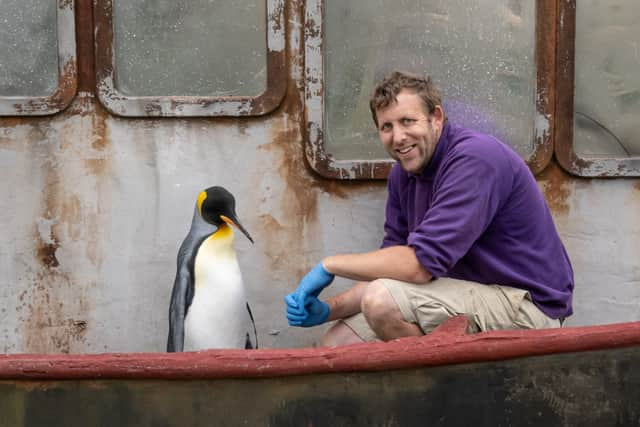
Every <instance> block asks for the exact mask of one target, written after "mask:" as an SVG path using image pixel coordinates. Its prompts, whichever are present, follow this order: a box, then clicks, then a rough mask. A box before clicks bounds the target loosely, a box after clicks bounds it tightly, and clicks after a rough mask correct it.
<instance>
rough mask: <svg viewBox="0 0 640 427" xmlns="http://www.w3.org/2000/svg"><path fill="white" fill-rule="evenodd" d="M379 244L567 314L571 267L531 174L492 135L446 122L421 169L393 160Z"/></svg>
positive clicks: (439, 273)
mask: <svg viewBox="0 0 640 427" xmlns="http://www.w3.org/2000/svg"><path fill="white" fill-rule="evenodd" d="M388 189H389V199H388V201H387V208H386V222H385V227H384V229H385V237H384V240H383V243H382V247H388V246H394V245H408V246H411V247H413V248H414V250H415V253H416V256H417V257H418V260H419V261H420V263H421V264H422V265H423V266H424V267H425V268H426V269H427V270H428V271H429V273H431V275H433V277H435V278H438V277H451V278H454V279H463V280H469V281H473V282H479V283H485V284H497V285H505V286H512V287H515V288H520V289H524V290H527V291H529V293H530V295H531V298H532V300H533V302H534V303H535V304H536V305H537V306H538V307H539V308H540V310H542V311H543V312H544V313H545V314H547V316H549V317H551V318H554V319H557V318H560V317H567V316H569V315H570V314H571V313H572V308H571V299H572V293H573V270H572V268H571V262H570V261H569V257H568V255H567V252H566V250H565V248H564V246H563V245H562V241H561V240H560V236H558V232H557V230H556V228H555V225H554V223H553V218H552V217H551V213H550V212H549V208H548V207H547V204H546V202H545V200H544V197H543V196H542V193H541V192H540V189H539V188H538V185H537V183H536V181H535V178H534V177H533V175H532V174H531V172H530V170H529V168H528V167H527V165H526V164H525V163H524V161H523V160H522V159H521V158H520V156H518V155H517V154H516V153H515V152H513V151H512V150H511V149H510V148H509V147H508V146H506V145H504V144H503V143H501V142H500V141H498V140H497V139H496V138H494V137H492V136H488V135H484V134H481V133H478V132H474V131H471V130H468V129H463V128H461V127H456V126H453V125H450V124H449V123H446V124H445V126H444V128H443V131H442V135H441V136H440V140H439V141H438V143H437V145H436V150H435V152H434V153H433V157H432V158H431V160H430V162H429V164H428V165H427V167H426V168H425V169H424V170H423V172H422V174H420V175H414V174H411V173H409V172H406V171H405V170H404V169H402V167H401V166H400V165H399V164H396V165H394V166H393V169H392V170H391V174H390V175H389V181H388Z"/></svg>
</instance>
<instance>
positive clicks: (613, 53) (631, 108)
mask: <svg viewBox="0 0 640 427" xmlns="http://www.w3.org/2000/svg"><path fill="white" fill-rule="evenodd" d="M639 20H640V2H638V1H637V0H614V1H606V2H604V1H596V0H580V1H579V2H576V42H575V92H574V93H575V96H574V127H573V132H574V138H573V140H574V144H575V146H574V148H575V151H576V153H577V154H578V155H579V156H581V157H587V158H589V157H591V158H597V157H608V158H613V157H615V158H621V157H622V158H624V157H633V156H639V155H640V138H638V135H639V132H638V125H637V123H638V117H640V27H638V24H637V23H638V21H639Z"/></svg>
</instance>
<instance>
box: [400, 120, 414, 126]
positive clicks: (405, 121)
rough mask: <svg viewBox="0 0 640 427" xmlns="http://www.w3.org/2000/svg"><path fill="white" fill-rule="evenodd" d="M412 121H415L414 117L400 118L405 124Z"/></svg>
mask: <svg viewBox="0 0 640 427" xmlns="http://www.w3.org/2000/svg"><path fill="white" fill-rule="evenodd" d="M413 122H415V120H414V119H409V118H404V119H402V123H403V124H405V125H410V124H411V123H413Z"/></svg>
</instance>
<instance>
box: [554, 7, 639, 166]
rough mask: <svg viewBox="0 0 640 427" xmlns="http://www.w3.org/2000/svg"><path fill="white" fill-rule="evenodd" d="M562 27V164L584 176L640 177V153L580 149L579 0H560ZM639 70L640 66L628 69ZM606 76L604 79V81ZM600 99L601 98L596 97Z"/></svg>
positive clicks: (559, 99) (559, 151)
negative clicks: (591, 152)
mask: <svg viewBox="0 0 640 427" xmlns="http://www.w3.org/2000/svg"><path fill="white" fill-rule="evenodd" d="M558 8H559V28H558V34H559V36H558V50H557V68H558V71H557V79H558V83H557V86H558V89H557V108H556V111H557V113H556V116H557V126H556V129H555V133H556V136H555V140H556V145H555V154H556V157H557V158H558V162H559V163H560V165H561V166H562V167H563V168H564V169H566V170H567V171H568V172H570V173H572V174H574V175H578V176H583V177H638V176H640V157H639V156H626V157H614V156H611V157H608V156H597V157H596V156H594V157H591V156H589V157H586V156H582V155H580V153H578V152H577V150H576V145H575V143H576V141H575V140H574V124H575V119H576V109H575V102H574V101H575V100H574V95H575V93H574V86H575V47H576V45H575V43H576V1H575V0H564V1H561V2H559V6H558ZM627 72H629V73H635V72H636V70H632V69H630V70H627ZM604 80H605V79H604V77H603V79H602V80H601V83H602V84H604ZM594 102H598V100H594Z"/></svg>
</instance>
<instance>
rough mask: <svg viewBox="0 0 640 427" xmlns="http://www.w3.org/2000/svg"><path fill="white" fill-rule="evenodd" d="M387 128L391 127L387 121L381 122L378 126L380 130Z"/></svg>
mask: <svg viewBox="0 0 640 427" xmlns="http://www.w3.org/2000/svg"><path fill="white" fill-rule="evenodd" d="M389 129H391V125H390V124H389V123H383V124H382V126H380V130H381V131H386V130H389Z"/></svg>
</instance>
